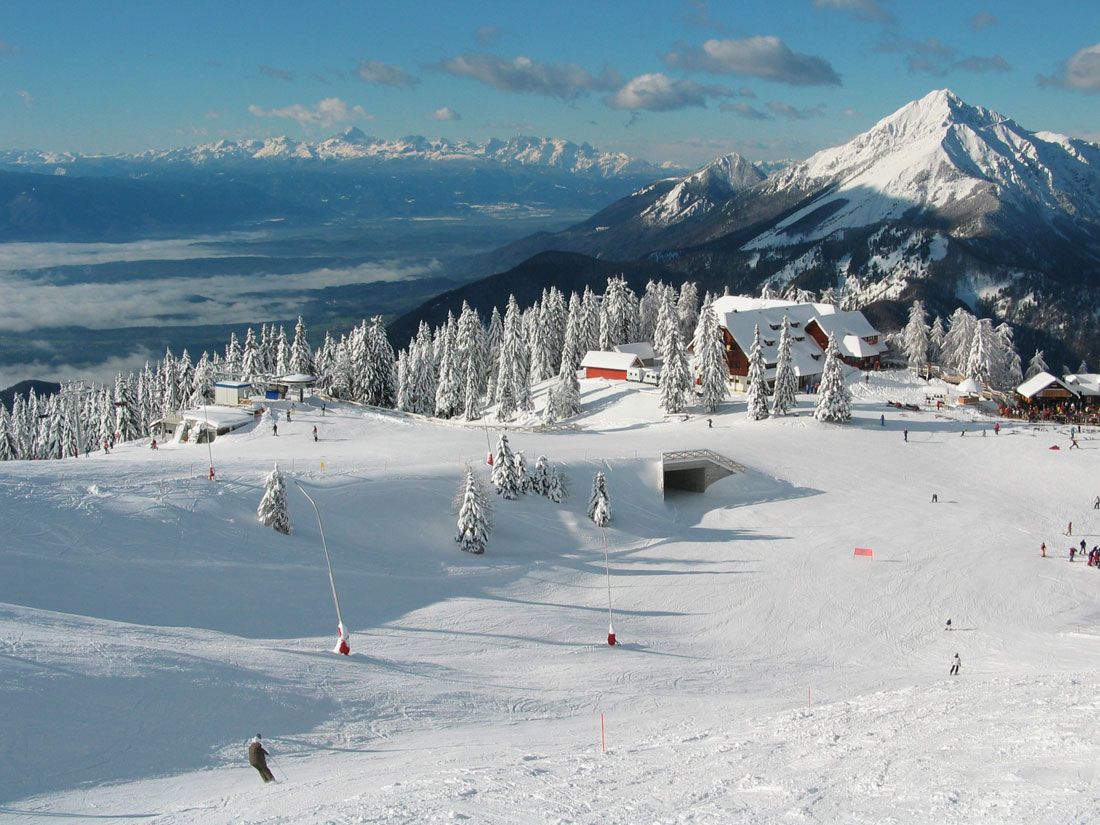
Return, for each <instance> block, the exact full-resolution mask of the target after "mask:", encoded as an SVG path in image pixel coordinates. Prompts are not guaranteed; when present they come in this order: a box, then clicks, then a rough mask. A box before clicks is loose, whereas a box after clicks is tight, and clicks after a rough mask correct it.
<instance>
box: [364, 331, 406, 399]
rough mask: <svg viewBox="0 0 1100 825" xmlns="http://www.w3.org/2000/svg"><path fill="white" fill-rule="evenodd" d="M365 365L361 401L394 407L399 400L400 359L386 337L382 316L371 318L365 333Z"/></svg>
mask: <svg viewBox="0 0 1100 825" xmlns="http://www.w3.org/2000/svg"><path fill="white" fill-rule="evenodd" d="M365 343H366V353H367V357H366V364H365V370H364V371H363V372H362V373H361V375H362V382H363V383H362V388H361V389H362V394H361V396H360V398H359V400H360V401H361V402H362V403H364V404H370V405H372V406H375V407H387V408H389V409H392V408H393V405H394V404H395V403H397V359H396V358H395V357H394V354H393V347H392V346H390V342H389V339H388V338H387V337H386V327H385V324H384V323H383V321H382V316H381V315H375V316H374V317H373V318H371V319H370V327H369V328H368V329H367V331H366V333H365Z"/></svg>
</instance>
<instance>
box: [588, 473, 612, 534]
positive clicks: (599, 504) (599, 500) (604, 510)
mask: <svg viewBox="0 0 1100 825" xmlns="http://www.w3.org/2000/svg"><path fill="white" fill-rule="evenodd" d="M588 517H589V518H590V519H591V520H592V523H593V524H595V525H596V526H597V527H606V526H607V525H608V524H609V523H610V522H611V496H610V495H609V494H608V492H607V479H606V478H604V474H603V473H596V475H595V476H594V477H593V478H592V494H591V495H590V496H589V497H588Z"/></svg>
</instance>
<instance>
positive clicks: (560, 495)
mask: <svg viewBox="0 0 1100 825" xmlns="http://www.w3.org/2000/svg"><path fill="white" fill-rule="evenodd" d="M546 497H547V498H548V499H550V500H551V501H552V502H554V503H555V504H561V503H562V502H563V501H565V499H566V498H568V497H569V486H568V483H567V481H566V478H565V474H564V473H563V472H562V471H561V470H560V469H559V468H558V467H557V466H555V465H551V466H550V470H549V477H548V479H547V483H546Z"/></svg>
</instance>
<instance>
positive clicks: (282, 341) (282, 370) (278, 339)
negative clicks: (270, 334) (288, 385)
mask: <svg viewBox="0 0 1100 825" xmlns="http://www.w3.org/2000/svg"><path fill="white" fill-rule="evenodd" d="M274 347H275V374H276V375H287V374H288V373H289V372H290V342H289V341H287V338H286V330H285V329H284V328H283V326H282V325H281V324H280V325H279V331H278V332H277V333H276V334H275V343H274Z"/></svg>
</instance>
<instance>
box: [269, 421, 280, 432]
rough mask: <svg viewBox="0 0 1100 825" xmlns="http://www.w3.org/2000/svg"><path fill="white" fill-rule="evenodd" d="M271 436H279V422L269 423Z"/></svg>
mask: <svg viewBox="0 0 1100 825" xmlns="http://www.w3.org/2000/svg"><path fill="white" fill-rule="evenodd" d="M271 434H272V435H278V434H279V422H278V421H272V422H271Z"/></svg>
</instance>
